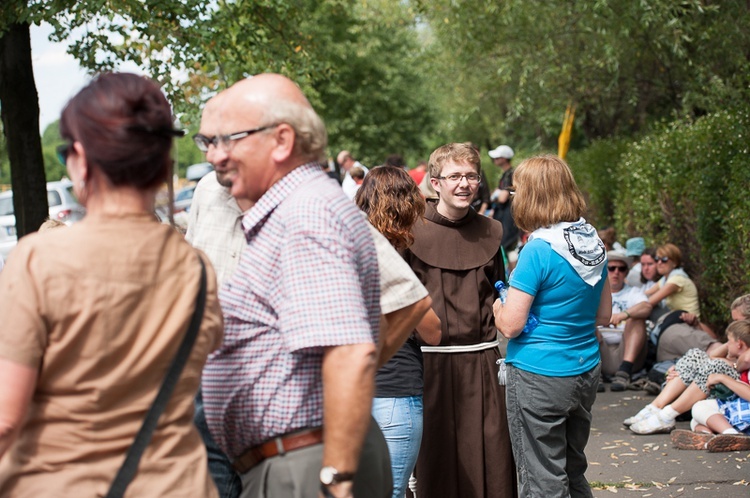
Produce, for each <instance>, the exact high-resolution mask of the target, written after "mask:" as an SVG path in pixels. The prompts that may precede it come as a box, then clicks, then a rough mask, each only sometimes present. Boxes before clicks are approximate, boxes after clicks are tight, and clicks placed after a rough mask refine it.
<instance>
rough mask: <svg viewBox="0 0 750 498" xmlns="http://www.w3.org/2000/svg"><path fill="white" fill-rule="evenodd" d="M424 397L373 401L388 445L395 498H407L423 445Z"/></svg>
mask: <svg viewBox="0 0 750 498" xmlns="http://www.w3.org/2000/svg"><path fill="white" fill-rule="evenodd" d="M422 411H423V404H422V396H411V397H406V398H374V399H373V400H372V416H373V417H374V418H375V420H376V421H377V422H378V425H379V426H380V430H381V431H382V432H383V436H384V437H385V441H386V443H387V444H388V452H389V453H390V455H391V471H392V473H393V498H404V496H405V495H406V486H407V485H408V484H409V476H410V475H411V473H412V471H413V470H414V465H415V464H416V463H417V454H418V453H419V446H420V444H421V443H422Z"/></svg>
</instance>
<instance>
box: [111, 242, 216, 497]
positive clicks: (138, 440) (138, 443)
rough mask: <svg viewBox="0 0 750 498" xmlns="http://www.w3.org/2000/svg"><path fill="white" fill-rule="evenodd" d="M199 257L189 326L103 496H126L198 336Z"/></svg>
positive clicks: (201, 302)
mask: <svg viewBox="0 0 750 498" xmlns="http://www.w3.org/2000/svg"><path fill="white" fill-rule="evenodd" d="M198 260H199V261H200V264H201V284H200V290H199V291H198V298H197V300H196V304H195V311H194V312H193V318H192V319H191V320H190V326H189V327H188V330H187V332H186V333H185V337H184V338H183V339H182V344H180V348H179V349H178V350H177V354H176V355H175V357H174V359H173V360H172V364H171V365H170V366H169V370H167V375H166V377H165V378H164V382H162V385H161V387H160V388H159V393H158V394H157V395H156V399H154V402H153V404H152V405H151V408H149V410H148V413H146V418H145V419H144V420H143V424H142V425H141V428H140V430H139V431H138V434H137V435H136V437H135V440H134V441H133V444H132V445H131V446H130V449H129V450H128V454H127V456H126V457H125V461H124V462H123V463H122V467H120V470H119V471H118V472H117V475H116V476H115V479H114V481H112V485H111V486H110V488H109V492H108V493H107V497H106V498H121V497H122V496H123V495H125V490H126V489H127V488H128V485H129V484H130V481H132V480H133V478H134V477H135V475H136V473H137V472H138V463H139V462H140V460H141V456H143V452H144V451H145V450H146V448H147V447H148V445H149V442H150V441H151V436H153V433H154V429H156V425H157V422H158V421H159V417H160V416H161V414H162V412H163V411H164V408H166V406H167V402H168V401H169V398H170V397H171V396H172V392H173V391H174V388H175V386H176V385H177V381H178V380H179V378H180V374H182V370H183V368H184V367H185V363H186V362H187V359H188V357H189V356H190V351H191V350H192V349H193V344H194V343H195V338H196V337H197V336H198V329H200V325H201V322H202V321H203V310H204V308H205V306H206V266H205V265H204V264H203V260H202V259H201V258H200V256H199V257H198Z"/></svg>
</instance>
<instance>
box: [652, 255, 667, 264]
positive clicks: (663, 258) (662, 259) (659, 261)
mask: <svg viewBox="0 0 750 498" xmlns="http://www.w3.org/2000/svg"><path fill="white" fill-rule="evenodd" d="M654 261H656V262H657V263H666V262H667V261H669V258H668V257H666V256H661V257H659V256H657V257H655V258H654Z"/></svg>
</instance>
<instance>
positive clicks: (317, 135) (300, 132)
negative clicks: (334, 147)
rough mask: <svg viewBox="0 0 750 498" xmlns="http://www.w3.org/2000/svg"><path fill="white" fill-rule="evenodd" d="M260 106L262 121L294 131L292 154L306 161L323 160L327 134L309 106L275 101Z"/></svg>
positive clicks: (319, 119)
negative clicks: (286, 126) (288, 127)
mask: <svg viewBox="0 0 750 498" xmlns="http://www.w3.org/2000/svg"><path fill="white" fill-rule="evenodd" d="M264 104H265V105H261V106H260V108H261V112H262V120H263V122H264V123H268V124H272V123H275V124H280V123H286V124H288V125H289V126H291V127H292V128H293V129H294V132H295V134H296V138H295V140H294V154H295V155H296V156H299V157H302V158H304V159H306V160H308V161H322V160H324V159H325V157H326V156H325V149H326V147H327V146H328V133H327V132H326V127H325V124H324V123H323V120H322V119H321V118H320V116H318V114H317V113H316V112H315V111H314V110H313V108H312V107H310V106H309V105H302V104H300V103H297V102H292V101H289V100H275V101H273V102H264Z"/></svg>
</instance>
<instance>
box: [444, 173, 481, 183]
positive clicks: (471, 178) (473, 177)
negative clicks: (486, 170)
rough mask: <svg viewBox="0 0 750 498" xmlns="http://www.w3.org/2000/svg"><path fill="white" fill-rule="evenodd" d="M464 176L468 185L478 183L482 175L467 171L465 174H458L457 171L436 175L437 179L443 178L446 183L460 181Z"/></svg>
mask: <svg viewBox="0 0 750 498" xmlns="http://www.w3.org/2000/svg"><path fill="white" fill-rule="evenodd" d="M464 178H466V182H467V183H468V184H469V185H477V184H479V182H480V181H481V179H482V177H481V176H479V175H478V174H476V173H467V174H465V175H461V174H458V173H453V174H451V175H448V176H438V177H437V179H438V180H445V181H447V182H448V183H461V180H462V179H464Z"/></svg>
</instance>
